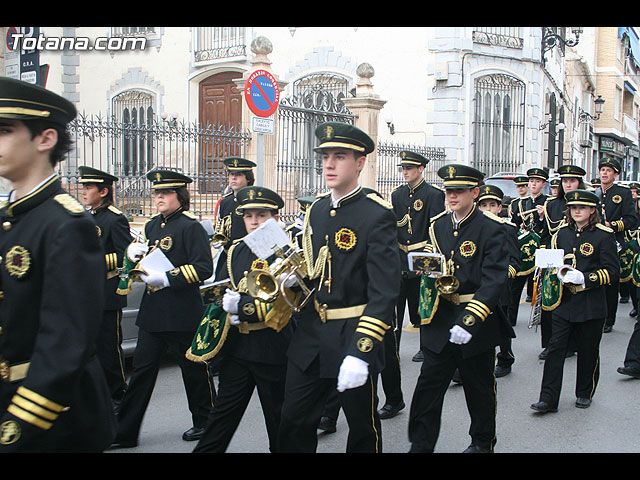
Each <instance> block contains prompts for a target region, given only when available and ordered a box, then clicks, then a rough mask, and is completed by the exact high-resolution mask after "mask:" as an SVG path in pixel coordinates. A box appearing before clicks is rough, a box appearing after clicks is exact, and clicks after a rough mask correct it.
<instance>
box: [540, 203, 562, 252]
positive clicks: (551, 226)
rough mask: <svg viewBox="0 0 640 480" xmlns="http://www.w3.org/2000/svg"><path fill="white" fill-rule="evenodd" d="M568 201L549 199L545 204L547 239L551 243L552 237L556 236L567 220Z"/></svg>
mask: <svg viewBox="0 0 640 480" xmlns="http://www.w3.org/2000/svg"><path fill="white" fill-rule="evenodd" d="M566 210H567V201H566V200H565V198H564V197H547V201H546V202H545V203H544V222H545V224H544V228H545V230H546V232H545V238H548V239H549V242H551V236H552V235H553V234H555V233H556V232H557V231H558V230H559V229H560V227H561V226H562V224H563V223H564V222H563V220H565V219H566V214H565V212H566ZM547 246H548V245H547Z"/></svg>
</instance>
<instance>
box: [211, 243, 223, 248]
mask: <svg viewBox="0 0 640 480" xmlns="http://www.w3.org/2000/svg"><path fill="white" fill-rule="evenodd" d="M211 246H212V247H213V248H215V249H216V250H219V249H220V248H222V242H213V243H212V244H211Z"/></svg>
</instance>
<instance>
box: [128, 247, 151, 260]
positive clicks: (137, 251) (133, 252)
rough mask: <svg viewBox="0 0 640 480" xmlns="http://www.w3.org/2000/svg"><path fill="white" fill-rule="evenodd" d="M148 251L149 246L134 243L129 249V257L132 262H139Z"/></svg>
mask: <svg viewBox="0 0 640 480" xmlns="http://www.w3.org/2000/svg"><path fill="white" fill-rule="evenodd" d="M147 250H149V246H148V245H147V244H145V243H140V242H134V243H132V244H131V245H129V247H127V257H129V260H131V261H132V262H137V261H138V260H140V257H142V255H144V254H145V253H147Z"/></svg>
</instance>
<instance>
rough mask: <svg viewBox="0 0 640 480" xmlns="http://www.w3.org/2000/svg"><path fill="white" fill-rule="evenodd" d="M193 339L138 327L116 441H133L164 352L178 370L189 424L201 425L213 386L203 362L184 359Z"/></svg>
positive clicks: (206, 414) (206, 417)
mask: <svg viewBox="0 0 640 480" xmlns="http://www.w3.org/2000/svg"><path fill="white" fill-rule="evenodd" d="M192 341H193V333H192V332H154V333H150V332H146V331H145V330H143V329H139V330H138V344H137V345H136V351H135V353H134V354H133V371H132V373H131V379H130V380H129V386H128V387H127V391H126V393H125V395H124V398H123V399H122V403H121V406H120V411H119V413H118V434H117V436H116V441H122V442H136V441H137V440H138V435H139V433H140V426H141V424H142V420H143V417H144V414H145V412H146V410H147V406H148V405H149V401H150V400H151V394H152V393H153V389H154V387H155V383H156V379H157V377H158V372H159V370H160V361H161V360H162V358H163V357H164V355H165V353H166V352H167V351H170V352H171V353H173V354H174V356H175V358H176V361H177V363H178V366H179V367H180V370H181V372H182V381H183V384H184V388H185V391H186V393H187V402H188V405H189V410H190V411H191V417H192V420H193V426H195V427H205V426H206V425H207V420H208V417H209V413H210V411H211V408H212V407H213V400H214V397H215V386H214V384H213V378H212V377H211V375H210V374H209V369H208V367H207V364H206V363H199V362H192V361H191V360H187V358H186V357H185V355H184V354H185V352H186V351H187V350H188V349H189V347H190V346H191V342H192Z"/></svg>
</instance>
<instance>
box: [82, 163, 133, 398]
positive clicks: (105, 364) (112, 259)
mask: <svg viewBox="0 0 640 480" xmlns="http://www.w3.org/2000/svg"><path fill="white" fill-rule="evenodd" d="M78 171H79V172H80V179H79V180H78V181H79V182H80V183H81V184H82V200H83V203H84V204H85V206H87V207H89V208H90V211H91V213H92V215H93V219H94V220H95V222H96V227H97V230H98V236H99V237H100V241H101V243H102V245H103V247H104V250H105V263H106V266H107V280H106V284H105V306H104V313H103V315H102V323H101V326H100V334H99V335H98V340H97V350H98V358H99V359H100V365H102V369H103V370H104V374H105V378H106V379H107V384H108V385H109V390H110V391H111V398H112V400H113V403H114V407H115V408H116V410H117V408H118V406H119V404H120V402H121V400H122V396H123V395H124V392H125V390H126V388H127V381H126V376H125V371H124V355H123V353H122V326H121V325H120V321H121V319H122V309H123V308H124V307H126V306H127V297H126V295H120V294H118V284H119V281H120V278H119V275H118V268H119V267H122V265H123V261H124V255H125V251H126V249H127V247H128V246H129V244H130V243H131V231H130V230H129V221H128V220H127V217H126V216H125V215H124V214H123V213H122V212H121V211H120V210H118V209H117V208H116V207H115V206H114V205H113V184H114V182H117V181H118V178H117V177H115V176H113V175H111V174H109V173H107V172H102V171H100V170H98V169H96V168H91V167H85V166H81V167H78Z"/></svg>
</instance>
